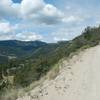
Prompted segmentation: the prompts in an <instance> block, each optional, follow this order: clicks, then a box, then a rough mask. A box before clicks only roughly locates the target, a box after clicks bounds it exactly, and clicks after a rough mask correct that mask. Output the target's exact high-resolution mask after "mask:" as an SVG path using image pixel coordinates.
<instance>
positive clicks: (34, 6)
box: [0, 0, 64, 24]
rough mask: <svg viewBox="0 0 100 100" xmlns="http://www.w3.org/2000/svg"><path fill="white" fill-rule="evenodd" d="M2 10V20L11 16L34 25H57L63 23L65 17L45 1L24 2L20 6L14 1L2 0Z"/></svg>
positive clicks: (32, 0) (29, 0)
mask: <svg viewBox="0 0 100 100" xmlns="http://www.w3.org/2000/svg"><path fill="white" fill-rule="evenodd" d="M0 8H1V9H0V17H2V18H4V17H7V16H10V17H15V18H22V20H28V21H31V22H34V23H36V22H38V23H42V24H56V23H58V22H62V18H63V17H64V14H63V13H62V12H61V11H60V10H59V9H57V8H56V7H55V6H53V5H51V4H46V3H45V2H44V0H22V2H21V3H20V4H16V3H13V2H12V0H1V1H0Z"/></svg>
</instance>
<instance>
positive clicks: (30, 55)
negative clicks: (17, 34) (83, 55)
mask: <svg viewBox="0 0 100 100" xmlns="http://www.w3.org/2000/svg"><path fill="white" fill-rule="evenodd" d="M99 43H100V27H93V28H90V27H87V28H86V29H85V30H84V32H82V34H81V35H80V36H78V37H76V38H74V39H73V40H70V41H60V42H58V43H48V44H47V43H44V42H40V41H33V42H20V41H10V42H9V41H7V42H3V43H1V44H2V45H1V48H0V50H1V51H5V52H3V53H2V54H1V55H0V56H2V57H3V58H1V60H0V61H1V62H3V61H4V60H7V57H10V58H11V59H10V60H8V63H2V64H0V97H1V96H3V95H4V94H6V91H9V90H10V89H15V90H16V89H17V90H18V89H20V88H27V87H28V86H30V84H32V83H34V82H36V81H39V80H40V79H41V78H42V77H44V76H45V75H46V74H47V73H48V72H49V71H50V70H52V69H53V68H55V67H54V66H55V64H57V63H58V62H59V60H61V59H63V58H69V57H70V55H72V54H74V53H75V52H78V51H79V50H84V49H87V48H90V47H94V46H96V45H98V44H99ZM8 45H9V46H8ZM7 46H8V47H7ZM12 52H14V56H12V54H13V53H12ZM5 54H6V55H7V57H6V56H5ZM8 54H10V56H9V55H8ZM15 55H17V59H15V57H16V56H15ZM23 55H24V56H23ZM3 59H4V60H3ZM69 69H70V68H69ZM57 72H58V71H57ZM72 74H73V73H72ZM9 77H11V79H10V78H9ZM12 77H13V78H12ZM11 80H12V81H11ZM2 91H3V92H2ZM8 98H9V97H8ZM1 100H2V99H1ZM13 100H14V99H13Z"/></svg>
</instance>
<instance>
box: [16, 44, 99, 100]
mask: <svg viewBox="0 0 100 100" xmlns="http://www.w3.org/2000/svg"><path fill="white" fill-rule="evenodd" d="M61 65H62V66H60V67H61V70H60V72H59V75H58V76H57V77H56V78H55V79H54V80H51V81H49V80H46V81H45V82H44V83H43V84H42V85H40V86H38V87H36V88H35V89H34V90H31V91H30V92H29V93H26V94H25V96H23V97H22V98H18V99H17V100H67V99H68V100H100V79H99V76H100V67H99V66H100V45H98V46H96V47H92V48H90V49H86V50H84V51H83V52H81V53H79V54H78V55H75V56H73V58H72V59H70V60H69V61H67V60H63V62H62V64H61Z"/></svg>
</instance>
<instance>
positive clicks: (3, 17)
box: [0, 0, 100, 42]
mask: <svg viewBox="0 0 100 100" xmlns="http://www.w3.org/2000/svg"><path fill="white" fill-rule="evenodd" d="M99 9H100V0H13V1H12V0H1V1H0V40H14V39H17V40H22V41H34V40H41V41H46V42H57V41H62V40H70V39H73V38H74V37H76V36H78V35H80V34H81V32H82V31H83V30H84V28H86V27H87V26H98V25H99V24H100V11H99Z"/></svg>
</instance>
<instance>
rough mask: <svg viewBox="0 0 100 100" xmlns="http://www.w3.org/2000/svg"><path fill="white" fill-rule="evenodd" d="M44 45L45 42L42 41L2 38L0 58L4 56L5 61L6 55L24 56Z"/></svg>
mask: <svg viewBox="0 0 100 100" xmlns="http://www.w3.org/2000/svg"><path fill="white" fill-rule="evenodd" d="M45 45H47V43H45V42H42V41H18V40H3V41H0V59H1V60H2V59H3V60H4V58H5V61H6V60H7V58H8V56H15V57H25V56H28V55H30V53H33V52H35V50H37V49H38V48H40V47H43V46H45ZM1 60H0V62H2V61H1Z"/></svg>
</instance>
